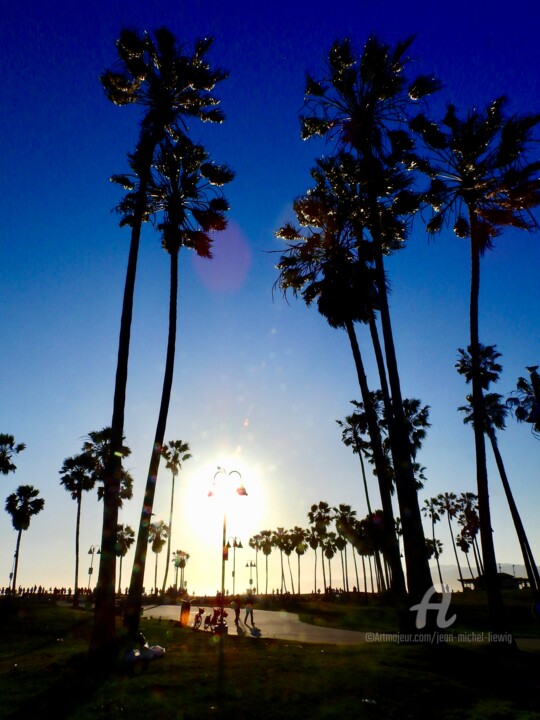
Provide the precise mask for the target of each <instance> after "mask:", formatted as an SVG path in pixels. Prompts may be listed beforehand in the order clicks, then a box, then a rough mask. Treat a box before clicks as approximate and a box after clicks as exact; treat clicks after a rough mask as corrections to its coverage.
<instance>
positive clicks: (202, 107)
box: [91, 28, 226, 649]
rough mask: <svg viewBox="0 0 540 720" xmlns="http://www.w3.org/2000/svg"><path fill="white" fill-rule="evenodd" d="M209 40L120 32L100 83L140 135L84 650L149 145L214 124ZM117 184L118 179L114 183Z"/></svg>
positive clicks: (108, 540)
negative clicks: (193, 122) (130, 113)
mask: <svg viewBox="0 0 540 720" xmlns="http://www.w3.org/2000/svg"><path fill="white" fill-rule="evenodd" d="M211 42H212V41H211V40H210V39H205V40H199V41H197V42H196V43H195V47H194V50H193V51H192V52H186V51H184V50H183V49H182V48H180V47H179V46H178V44H177V42H176V40H175V38H174V36H173V35H172V33H171V32H170V31H169V30H167V29H166V28H161V29H159V30H157V31H156V32H155V33H154V37H152V36H151V35H150V34H149V33H147V32H143V33H138V32H134V31H131V30H122V32H121V33H120V37H119V38H118V40H117V43H116V47H117V50H118V63H117V66H116V67H115V68H113V69H112V70H107V71H105V72H104V73H103V75H102V76H101V82H102V85H103V87H104V90H105V92H106V94H107V97H108V98H109V99H110V100H111V102H113V103H114V104H115V105H129V104H133V103H136V104H138V105H140V106H142V107H143V108H144V110H145V115H144V116H143V119H142V121H141V126H140V134H139V139H138V142H137V146H136V148H135V151H134V153H133V154H132V156H131V166H132V168H133V169H135V170H136V173H137V177H138V183H137V187H136V189H135V190H134V192H131V193H130V194H129V195H128V197H127V198H126V202H125V203H124V210H127V209H128V207H129V211H128V212H124V211H122V220H121V224H123V225H128V226H129V227H131V244H130V250H129V259H128V266H127V272H126V282H125V287H124V298H123V305H122V318H121V323H120V337H119V344H118V360H117V369H116V378H115V390H114V400H113V413H112V422H111V427H112V443H111V453H110V456H109V458H108V462H107V465H106V473H105V480H104V482H105V489H106V495H105V501H104V507H103V530H102V542H101V549H102V553H101V562H100V568H99V580H98V586H97V593H96V604H95V612H94V625H93V630H92V637H91V647H93V648H94V649H98V648H106V647H108V646H111V644H112V643H113V641H114V639H115V619H114V581H115V564H116V557H115V553H114V547H115V538H114V534H115V531H116V525H117V522H118V502H117V495H118V492H119V483H120V479H119V477H118V473H119V466H120V458H119V456H118V455H117V453H118V452H120V448H121V445H122V435H123V431H124V412H125V401H126V386H127V375H128V358H129V343H130V334H131V319H132V313H133V297H134V290H135V277H136V271H137V257H138V251H139V241H140V235H141V227H142V223H143V221H145V220H147V219H148V201H147V188H148V183H149V181H150V177H151V168H152V164H153V162H154V153H155V149H156V147H157V145H158V144H159V143H160V142H161V141H162V140H163V139H164V138H165V137H166V135H167V134H168V133H169V132H171V131H173V132H176V133H180V132H183V131H184V130H185V128H186V125H185V120H184V118H187V117H198V118H200V119H201V120H204V121H209V122H218V123H220V122H222V121H223V114H222V113H221V111H220V110H219V108H217V105H218V100H217V99H216V98H215V97H214V95H213V94H212V93H213V90H214V87H215V86H216V84H217V83H218V82H220V81H221V80H223V79H225V77H226V73H224V72H223V71H222V70H220V69H216V70H214V69H212V68H211V67H210V65H209V63H208V61H207V59H206V55H207V53H208V51H209V49H210V46H211ZM118 180H119V182H120V183H122V178H118Z"/></svg>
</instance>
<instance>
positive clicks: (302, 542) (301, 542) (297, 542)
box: [291, 525, 308, 595]
mask: <svg viewBox="0 0 540 720" xmlns="http://www.w3.org/2000/svg"><path fill="white" fill-rule="evenodd" d="M307 538H308V531H307V530H305V529H304V528H301V527H299V526H298V525H295V526H294V528H293V529H292V530H291V539H292V543H293V547H294V552H295V553H296V560H297V563H298V594H299V595H300V558H301V557H302V556H303V555H305V552H306V550H307V548H308V544H307Z"/></svg>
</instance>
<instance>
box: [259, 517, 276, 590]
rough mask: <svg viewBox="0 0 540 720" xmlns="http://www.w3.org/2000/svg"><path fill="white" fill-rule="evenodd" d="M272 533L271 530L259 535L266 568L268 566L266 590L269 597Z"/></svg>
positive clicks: (262, 531) (263, 531)
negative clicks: (269, 563)
mask: <svg viewBox="0 0 540 720" xmlns="http://www.w3.org/2000/svg"><path fill="white" fill-rule="evenodd" d="M272 534H273V533H272V531H271V530H261V532H260V533H259V535H260V536H261V550H262V552H263V555H264V559H265V566H266V586H265V587H266V589H265V591H264V592H265V595H268V558H269V556H270V554H271V552H272Z"/></svg>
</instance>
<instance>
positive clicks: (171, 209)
mask: <svg viewBox="0 0 540 720" xmlns="http://www.w3.org/2000/svg"><path fill="white" fill-rule="evenodd" d="M155 167H156V171H155V173H154V174H153V176H152V179H151V181H150V183H149V186H148V193H149V196H150V197H151V208H152V211H154V212H157V211H159V210H162V211H163V212H164V219H163V221H162V222H160V223H159V225H158V228H159V230H160V231H161V233H162V245H163V247H164V248H165V250H166V251H167V253H168V254H169V256H170V260H171V272H170V301H169V334H168V340H167V356H166V362H165V373H164V376H163V389H162V394H161V403H160V408H159V415H158V420H157V424H156V431H155V436H154V443H153V445H152V454H151V457H150V466H149V469H148V476H147V481H146V489H145V495H144V499H143V503H142V510H141V520H140V525H139V533H138V537H137V548H136V550H135V563H134V565H133V573H132V578H131V584H130V591H129V600H128V604H127V607H126V613H125V625H126V626H127V627H128V629H129V632H130V634H131V636H132V637H133V638H134V637H135V636H136V635H137V631H138V623H139V618H140V609H141V603H142V584H143V577H144V567H145V562H146V548H147V544H148V526H149V522H150V517H151V515H152V510H153V505H154V495H155V487H156V481H157V476H158V471H159V462H160V457H161V455H160V452H161V448H162V446H163V442H164V438H165V430H166V425H167V417H168V412H169V404H170V398H171V391H172V382H173V374H174V358H175V351H176V319H177V298H178V255H179V252H180V249H181V248H182V247H186V248H190V249H194V250H195V252H196V253H197V254H198V255H199V256H201V257H205V258H211V257H212V253H211V247H212V243H213V241H214V236H215V233H216V232H217V231H220V230H224V229H225V228H226V226H227V221H226V219H225V213H226V211H227V210H228V209H229V206H228V203H227V201H226V200H225V198H224V196H223V194H222V192H221V187H222V186H223V185H224V184H226V183H228V182H230V181H231V180H232V178H233V177H234V174H233V172H232V171H231V170H230V169H229V168H227V167H226V166H218V165H215V164H214V163H212V162H210V160H209V155H208V153H207V152H206V150H205V149H204V148H203V147H202V146H201V145H195V144H193V143H191V142H190V141H189V140H188V139H187V138H185V137H183V136H179V137H178V138H177V139H176V142H174V143H173V142H171V141H170V140H164V141H163V142H162V143H161V145H160V148H159V152H158V157H157V160H156V163H155ZM169 560H170V544H169V546H168V550H167V564H166V568H167V570H166V573H165V580H164V582H165V581H166V578H167V571H168V568H169ZM164 590H165V588H164Z"/></svg>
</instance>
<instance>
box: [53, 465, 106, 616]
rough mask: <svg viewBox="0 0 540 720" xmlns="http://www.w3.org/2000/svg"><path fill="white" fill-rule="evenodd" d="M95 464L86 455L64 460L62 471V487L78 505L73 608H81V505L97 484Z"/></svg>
mask: <svg viewBox="0 0 540 720" xmlns="http://www.w3.org/2000/svg"><path fill="white" fill-rule="evenodd" d="M96 479H97V478H96V474H95V463H94V461H93V460H92V458H91V457H90V456H89V455H88V454H85V453H81V454H80V455H75V456H74V457H69V458H66V459H65V460H64V464H63V465H62V469H61V470H60V485H63V486H64V487H65V489H66V490H67V491H68V492H69V493H71V497H72V499H73V500H75V502H76V503H77V516H76V520H75V584H74V589H73V607H78V606H79V551H80V547H79V537H80V528H81V504H82V494H83V492H88V491H89V490H93V489H94V487H95V484H96Z"/></svg>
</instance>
